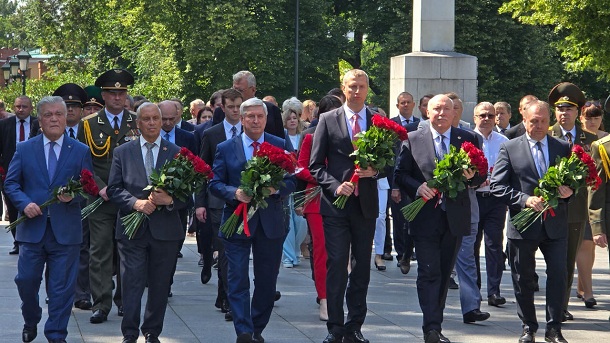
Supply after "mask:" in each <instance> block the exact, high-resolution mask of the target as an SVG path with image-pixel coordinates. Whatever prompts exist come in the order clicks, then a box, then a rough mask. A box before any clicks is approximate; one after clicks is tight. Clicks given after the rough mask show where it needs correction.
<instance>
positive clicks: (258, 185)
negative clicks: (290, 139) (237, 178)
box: [220, 142, 298, 238]
mask: <svg viewBox="0 0 610 343" xmlns="http://www.w3.org/2000/svg"><path fill="white" fill-rule="evenodd" d="M295 172H298V163H297V160H296V158H295V156H294V154H293V153H290V152H288V151H286V150H284V149H281V148H278V147H276V146H274V145H273V144H270V143H267V142H264V143H263V144H261V145H260V147H259V149H258V150H257V151H255V152H254V155H253V156H252V158H251V159H250V160H249V161H248V163H247V164H246V169H245V170H244V171H242V172H241V184H240V186H239V188H240V189H241V190H243V191H244V193H246V195H248V196H251V197H252V200H251V201H250V203H244V202H240V203H239V205H237V208H236V209H235V211H233V213H232V214H231V216H229V218H227V220H226V221H225V222H224V224H222V226H221V227H220V231H221V232H222V233H223V234H224V236H225V237H227V238H229V237H231V236H233V234H235V233H236V232H237V233H238V234H241V233H242V232H244V233H245V234H246V236H248V237H250V230H249V229H248V220H249V219H250V218H252V216H253V215H254V213H256V211H257V210H258V209H259V208H266V207H267V206H268V205H267V201H266V200H265V199H266V198H267V197H269V196H270V195H271V193H270V191H269V188H270V187H271V188H275V189H279V188H280V187H281V186H282V185H283V184H284V182H283V180H284V175H286V174H294V173H295ZM240 219H243V220H242V223H241V224H240V225H239V227H238V225H237V224H239V221H240Z"/></svg>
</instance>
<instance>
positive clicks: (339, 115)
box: [335, 107, 368, 150]
mask: <svg viewBox="0 0 610 343" xmlns="http://www.w3.org/2000/svg"><path fill="white" fill-rule="evenodd" d="M335 119H336V120H337V125H338V126H339V131H341V136H343V142H344V143H345V145H346V146H349V147H350V148H351V150H354V145H353V144H352V140H351V139H350V136H349V131H348V130H347V123H346V122H345V111H344V110H343V107H339V108H338V109H337V112H336V115H335ZM367 120H368V119H367Z"/></svg>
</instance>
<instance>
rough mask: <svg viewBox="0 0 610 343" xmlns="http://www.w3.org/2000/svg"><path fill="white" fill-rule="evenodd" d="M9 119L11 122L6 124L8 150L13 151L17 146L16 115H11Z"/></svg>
mask: <svg viewBox="0 0 610 343" xmlns="http://www.w3.org/2000/svg"><path fill="white" fill-rule="evenodd" d="M11 121H12V124H11V125H8V126H7V127H8V128H9V132H8V138H9V140H8V144H9V150H10V151H15V149H16V148H17V136H16V135H17V116H12V117H11ZM9 162H10V161H9Z"/></svg>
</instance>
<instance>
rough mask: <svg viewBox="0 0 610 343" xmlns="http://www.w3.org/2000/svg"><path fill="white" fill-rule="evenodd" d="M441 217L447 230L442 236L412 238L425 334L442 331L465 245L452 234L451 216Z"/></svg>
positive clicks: (441, 233)
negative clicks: (453, 274)
mask: <svg viewBox="0 0 610 343" xmlns="http://www.w3.org/2000/svg"><path fill="white" fill-rule="evenodd" d="M441 215H442V216H443V218H442V223H443V224H442V226H443V227H441V228H439V229H438V230H437V231H439V232H440V234H437V235H417V234H416V235H412V237H413V243H414V244H415V253H416V254H417V282H416V284H417V297H418V298H419V306H420V308H421V310H422V313H423V316H424V321H423V325H422V329H423V332H424V333H426V332H428V331H430V330H437V331H439V332H440V331H441V330H442V328H441V324H442V323H443V310H444V309H445V301H446V299H447V290H448V289H449V278H450V276H451V272H452V270H453V267H454V265H455V260H456V257H457V253H458V250H459V248H460V245H461V243H462V237H456V236H454V235H453V234H451V231H450V230H449V223H448V221H447V213H446V212H445V211H442V214H441ZM412 231H414V230H412Z"/></svg>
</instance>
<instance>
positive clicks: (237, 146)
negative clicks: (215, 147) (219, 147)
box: [232, 134, 246, 165]
mask: <svg viewBox="0 0 610 343" xmlns="http://www.w3.org/2000/svg"><path fill="white" fill-rule="evenodd" d="M232 139H233V150H234V151H235V156H236V157H237V161H238V162H239V163H238V164H239V165H243V164H244V163H246V152H245V151H244V143H243V141H242V138H241V134H240V135H237V136H235V138H232Z"/></svg>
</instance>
